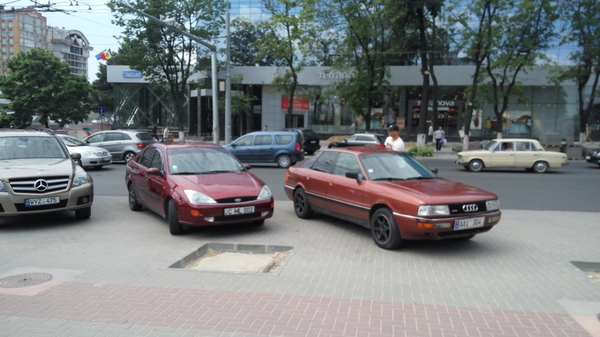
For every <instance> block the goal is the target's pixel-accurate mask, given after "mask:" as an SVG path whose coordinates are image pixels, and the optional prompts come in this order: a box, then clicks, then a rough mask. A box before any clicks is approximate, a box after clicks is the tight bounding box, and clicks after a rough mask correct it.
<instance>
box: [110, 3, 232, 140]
mask: <svg viewBox="0 0 600 337" xmlns="http://www.w3.org/2000/svg"><path fill="white" fill-rule="evenodd" d="M120 2H121V0H111V1H109V2H108V6H109V7H110V8H111V9H112V11H113V12H116V14H115V19H114V20H113V22H114V23H115V24H116V25H118V26H120V27H123V28H124V30H123V35H122V36H120V38H121V39H123V43H124V44H125V45H126V47H127V50H126V53H123V55H122V57H123V61H124V62H125V63H126V64H128V65H129V67H130V68H131V69H135V70H139V71H141V72H142V73H143V75H144V77H145V78H147V79H149V80H150V81H151V82H152V83H153V84H155V85H158V86H161V87H165V88H166V89H165V90H166V91H167V92H168V93H169V96H170V101H171V102H172V103H171V104H172V105H173V106H169V107H168V109H167V110H171V111H173V113H174V115H175V119H176V120H175V121H173V122H174V123H176V124H177V127H178V128H179V129H180V130H183V129H184V123H185V121H186V120H187V109H185V105H186V104H187V94H188V84H189V78H190V76H191V75H192V74H193V73H194V72H196V71H199V70H207V69H202V68H200V66H199V65H201V64H203V65H204V64H210V63H206V62H202V61H204V60H205V59H206V58H209V57H210V56H209V55H210V53H211V50H209V49H208V48H207V47H205V46H203V45H201V44H199V43H198V42H197V41H196V40H192V39H190V38H189V37H186V36H184V35H183V34H181V33H180V32H178V31H177V30H180V31H183V32H185V33H187V34H189V35H192V36H194V37H196V38H197V39H199V40H201V41H203V42H206V43H208V44H212V43H210V41H211V39H214V38H215V37H216V36H219V35H220V33H221V32H222V30H223V28H224V24H225V19H224V18H225V15H224V14H225V6H226V4H225V1H223V0H139V1H134V2H130V5H131V6H132V7H134V8H136V9H138V10H140V11H142V12H144V13H146V14H148V15H151V16H153V17H155V18H159V17H161V16H164V17H166V18H169V19H173V22H174V25H176V27H177V30H175V29H171V28H168V27H165V26H164V25H163V24H161V23H160V22H156V21H154V20H150V19H147V18H145V17H143V16H140V15H139V14H134V15H132V13H130V12H129V10H128V9H126V8H123V7H120V6H119V3H120ZM165 117H166V116H165ZM169 122H170V121H169V120H166V118H165V120H164V123H169Z"/></svg>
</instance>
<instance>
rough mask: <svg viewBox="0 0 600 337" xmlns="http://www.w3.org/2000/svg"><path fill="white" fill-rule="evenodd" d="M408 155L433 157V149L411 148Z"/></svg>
mask: <svg viewBox="0 0 600 337" xmlns="http://www.w3.org/2000/svg"><path fill="white" fill-rule="evenodd" d="M408 154H410V155H411V156H413V157H433V148H431V147H417V146H415V147H411V148H410V149H408Z"/></svg>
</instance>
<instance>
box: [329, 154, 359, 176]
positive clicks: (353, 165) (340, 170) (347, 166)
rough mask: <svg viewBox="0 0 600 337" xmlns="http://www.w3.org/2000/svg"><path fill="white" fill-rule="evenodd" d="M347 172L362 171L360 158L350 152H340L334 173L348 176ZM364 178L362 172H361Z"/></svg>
mask: <svg viewBox="0 0 600 337" xmlns="http://www.w3.org/2000/svg"><path fill="white" fill-rule="evenodd" d="M346 172H358V173H361V170H360V165H358V160H356V157H354V156H353V155H352V154H350V153H340V155H339V156H338V159H337V161H336V163H335V168H334V170H333V174H335V175H337V176H342V177H345V176H346ZM360 176H361V179H362V174H360Z"/></svg>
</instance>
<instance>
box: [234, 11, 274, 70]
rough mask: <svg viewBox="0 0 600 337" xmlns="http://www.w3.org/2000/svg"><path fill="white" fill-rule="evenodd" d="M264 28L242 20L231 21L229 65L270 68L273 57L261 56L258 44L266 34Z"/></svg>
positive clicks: (268, 54)
mask: <svg viewBox="0 0 600 337" xmlns="http://www.w3.org/2000/svg"><path fill="white" fill-rule="evenodd" d="M266 33H267V32H266V30H265V29H264V27H261V26H260V25H258V24H254V23H252V22H250V21H248V20H245V19H244V18H235V19H234V20H233V21H231V36H230V40H229V41H230V43H229V44H230V52H231V64H232V65H237V66H257V65H258V66H261V67H262V66H272V65H275V60H273V55H272V54H270V53H266V54H261V53H260V50H259V48H258V42H259V41H260V39H261V37H263V36H264V35H265V34H266Z"/></svg>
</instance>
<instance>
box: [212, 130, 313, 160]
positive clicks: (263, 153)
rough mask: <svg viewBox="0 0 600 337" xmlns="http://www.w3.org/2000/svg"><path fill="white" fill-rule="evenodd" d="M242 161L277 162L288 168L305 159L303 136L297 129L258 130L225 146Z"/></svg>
mask: <svg viewBox="0 0 600 337" xmlns="http://www.w3.org/2000/svg"><path fill="white" fill-rule="evenodd" d="M224 147H225V148H226V149H227V150H229V152H231V153H232V154H233V155H234V156H236V158H237V159H239V161H241V162H242V163H276V164H277V165H279V167H283V168H288V167H290V166H291V165H294V164H296V162H299V161H302V160H304V151H303V150H302V136H301V135H300V134H299V133H298V132H295V131H256V132H251V133H248V134H246V135H244V136H241V137H240V138H238V139H236V140H234V141H233V142H231V143H230V144H227V145H225V146H224Z"/></svg>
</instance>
